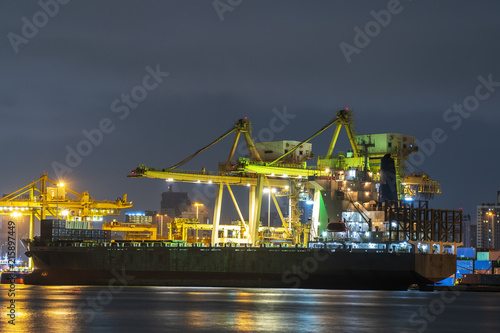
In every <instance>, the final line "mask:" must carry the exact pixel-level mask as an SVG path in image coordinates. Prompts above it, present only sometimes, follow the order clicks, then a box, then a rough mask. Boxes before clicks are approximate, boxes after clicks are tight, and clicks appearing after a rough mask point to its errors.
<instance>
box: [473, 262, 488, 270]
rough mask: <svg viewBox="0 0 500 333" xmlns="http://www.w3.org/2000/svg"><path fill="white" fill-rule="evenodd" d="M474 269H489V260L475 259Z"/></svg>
mask: <svg viewBox="0 0 500 333" xmlns="http://www.w3.org/2000/svg"><path fill="white" fill-rule="evenodd" d="M474 269H491V261H489V260H476V261H475V262H474Z"/></svg>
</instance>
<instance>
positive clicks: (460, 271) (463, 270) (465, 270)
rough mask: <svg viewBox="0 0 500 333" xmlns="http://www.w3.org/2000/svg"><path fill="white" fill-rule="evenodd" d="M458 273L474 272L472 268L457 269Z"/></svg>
mask: <svg viewBox="0 0 500 333" xmlns="http://www.w3.org/2000/svg"><path fill="white" fill-rule="evenodd" d="M457 273H458V274H472V273H474V272H473V271H472V269H457Z"/></svg>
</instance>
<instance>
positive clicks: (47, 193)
mask: <svg viewBox="0 0 500 333" xmlns="http://www.w3.org/2000/svg"><path fill="white" fill-rule="evenodd" d="M50 185H53V187H51V186H50ZM66 193H69V194H71V196H72V197H73V198H69V197H67V196H66ZM131 207H132V202H127V195H126V194H125V195H124V196H123V198H117V199H116V200H115V201H106V200H104V201H98V200H95V199H93V198H92V197H91V196H90V194H89V193H88V192H82V193H78V192H76V191H73V190H72V189H70V188H68V187H67V186H65V185H63V184H61V183H58V182H56V181H53V180H51V179H49V178H48V175H47V173H42V174H41V175H40V178H38V179H37V180H35V181H33V182H31V183H30V184H28V185H26V186H24V187H22V188H20V189H19V190H17V191H14V192H12V193H10V194H8V195H6V196H4V197H2V198H0V215H13V216H23V215H29V216H30V228H29V238H30V239H32V238H33V237H34V234H35V218H38V219H40V220H42V219H45V218H46V217H47V216H52V217H54V218H56V219H58V218H64V219H67V220H80V221H90V222H92V221H96V220H102V217H103V216H106V215H119V214H120V211H121V210H122V209H126V208H131ZM30 261H31V259H30Z"/></svg>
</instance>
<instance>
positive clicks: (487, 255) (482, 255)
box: [477, 252, 490, 261]
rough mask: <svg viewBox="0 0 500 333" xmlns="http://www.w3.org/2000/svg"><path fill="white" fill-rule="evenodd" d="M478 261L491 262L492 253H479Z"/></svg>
mask: <svg viewBox="0 0 500 333" xmlns="http://www.w3.org/2000/svg"><path fill="white" fill-rule="evenodd" d="M477 260H479V261H487V260H490V253H489V252H478V253H477Z"/></svg>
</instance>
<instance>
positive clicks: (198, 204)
mask: <svg viewBox="0 0 500 333" xmlns="http://www.w3.org/2000/svg"><path fill="white" fill-rule="evenodd" d="M194 205H195V207H196V221H198V208H199V207H200V206H203V204H202V203H199V202H195V203H194ZM198 222H200V221H198ZM196 240H198V228H196Z"/></svg>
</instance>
